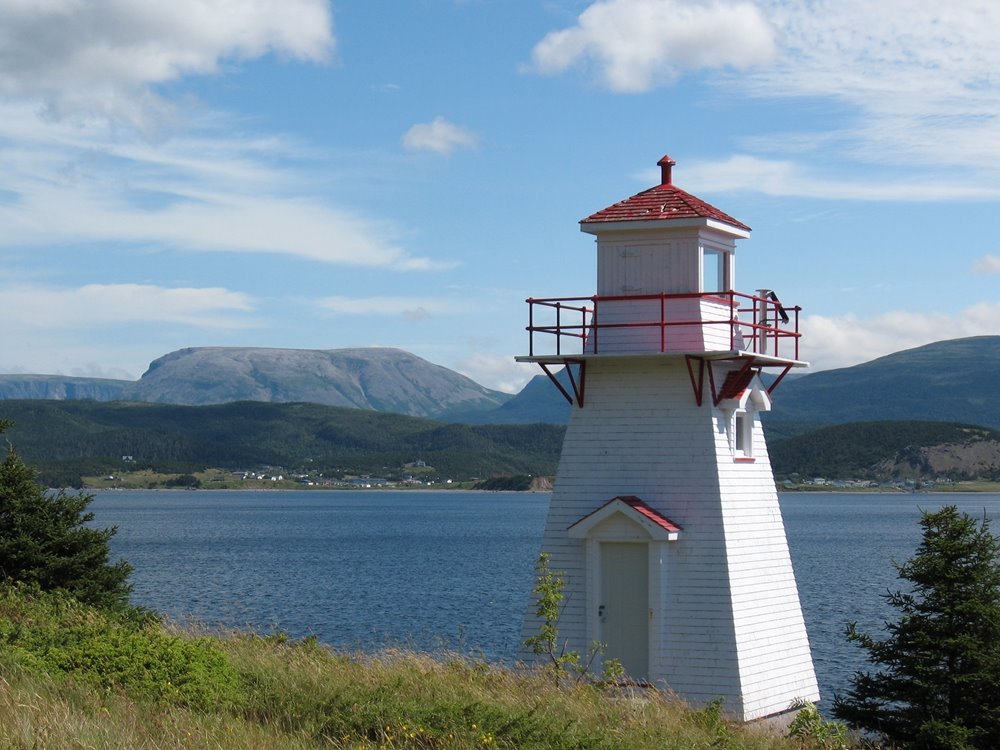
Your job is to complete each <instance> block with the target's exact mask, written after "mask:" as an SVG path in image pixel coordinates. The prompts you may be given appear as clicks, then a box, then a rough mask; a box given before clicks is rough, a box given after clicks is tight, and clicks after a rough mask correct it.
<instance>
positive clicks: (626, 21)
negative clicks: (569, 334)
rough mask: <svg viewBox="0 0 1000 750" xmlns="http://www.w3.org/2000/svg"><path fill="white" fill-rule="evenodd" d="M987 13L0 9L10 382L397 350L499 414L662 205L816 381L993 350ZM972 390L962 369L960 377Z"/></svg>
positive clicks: (196, 0)
mask: <svg viewBox="0 0 1000 750" xmlns="http://www.w3.org/2000/svg"><path fill="white" fill-rule="evenodd" d="M998 70H1000V4H998V3H996V2H995V0H962V1H961V2H957V3H953V4H946V3H940V2H934V3H931V2H925V1H924V0H907V1H906V2H902V1H899V0H883V1H882V2H879V3H871V2H856V1H855V0H838V1H837V2H824V1H820V0H817V1H812V2H796V3H790V2H787V3H786V2H774V1H770V0H759V1H758V2H750V1H737V2H732V1H730V0H717V1H714V2H699V1H698V0H598V1H597V2H590V1H586V0H582V1H574V0H540V1H539V2H532V1H530V0H520V1H519V2H511V1H510V0H412V1H411V0H333V1H332V2H323V1H321V0H282V1H281V2H276V0H241V1H239V2H233V1H232V0H172V2H170V3H164V2H160V0H90V1H89V2H84V1H83V0H43V1H42V2H24V1H22V0H6V1H3V0H0V260H2V263H0V310H2V314H3V326H2V329H0V372H7V373H60V374H66V375H93V376H103V377H122V378H137V377H138V376H139V375H141V374H142V372H143V371H144V370H145V369H146V367H147V365H148V363H149V362H150V361H151V360H152V359H154V358H156V357H158V356H161V355H163V354H165V353H167V352H170V351H173V350H175V349H179V348H182V347H188V346H210V345H212V346H268V347H292V348H309V349H333V348H343V347H353V346H396V347H400V348H403V349H407V350H409V351H412V352H414V353H415V354H418V355H420V356H422V357H424V358H426V359H428V360H430V361H432V362H435V363H438V364H442V365H445V366H447V367H450V368H452V369H456V370H458V371H460V372H463V373H465V374H467V375H469V376H471V377H473V378H474V379H476V380H477V381H479V382H481V383H483V384H484V385H487V386H490V387H493V388H502V389H505V390H515V389H517V388H518V387H519V386H520V385H521V384H523V383H524V382H525V381H526V380H527V379H528V378H529V377H531V376H532V375H534V374H536V373H535V370H533V369H532V368H531V367H530V366H527V365H516V364H515V363H514V362H513V357H514V355H516V354H523V353H526V350H527V338H526V334H525V332H524V326H525V324H526V322H527V306H526V305H525V304H524V299H525V298H526V297H528V296H537V297H548V296H578V295H579V296H584V295H589V294H592V293H593V291H594V284H595V280H594V276H595V257H594V246H593V240H592V238H591V237H590V236H589V235H585V234H582V233H580V231H579V226H578V221H579V220H580V219H581V218H583V217H584V216H587V215H589V214H590V213H593V212H594V211H597V210H598V209H601V208H604V207H605V206H607V205H609V204H611V203H613V202H615V201H617V200H620V199H622V198H625V197H628V196H629V195H632V194H633V193H636V192H638V191H640V190H642V189H645V188H647V187H650V186H651V185H653V184H656V182H657V181H658V169H657V167H656V162H657V160H658V159H659V158H660V157H661V156H662V155H663V154H664V153H669V154H670V155H671V156H672V157H673V158H674V159H675V160H676V161H677V166H676V167H675V168H674V181H675V183H677V184H678V185H680V186H681V187H683V188H685V189H687V190H688V191H690V192H692V193H694V194H696V195H698V196H699V197H701V198H703V199H705V200H708V201H709V202H711V203H713V204H714V205H716V206H718V207H719V208H721V209H722V210H724V211H726V212H727V213H729V214H731V215H733V216H735V217H737V218H738V219H740V220H741V221H743V222H745V223H747V224H749V225H750V226H751V227H753V230H754V231H753V234H752V236H751V238H750V239H749V240H744V241H742V242H741V243H740V245H739V252H738V256H737V287H738V288H739V289H741V290H744V291H752V290H753V289H755V288H758V287H768V288H773V289H775V290H777V291H778V292H779V294H780V295H781V297H782V300H783V301H784V302H786V303H789V304H798V305H801V306H802V307H803V316H804V317H803V323H802V329H803V331H804V334H805V335H804V338H803V348H802V352H803V356H804V358H806V359H809V360H810V361H812V363H813V365H814V367H815V368H816V369H824V368H830V367H839V366H844V365H849V364H854V363H857V362H862V361H866V360H868V359H872V358H874V357H876V356H880V355H883V354H886V353H889V352H892V351H897V350H900V349H904V348H909V347H912V346H918V345H921V344H924V343H928V342H931V341H935V340H941V339H947V338H957V337H961V336H970V335H980V334H996V333H998V332H1000V324H998V321H1000V297H998V294H997V282H998V281H1000V242H998V240H997V238H996V231H995V228H996V223H997V222H996V219H997V217H998V216H1000V211H998V208H1000V121H998V117H1000V76H998V74H997V71H998ZM956 366H958V365H957V363H956Z"/></svg>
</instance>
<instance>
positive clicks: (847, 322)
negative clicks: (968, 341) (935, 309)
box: [801, 302, 1000, 370]
mask: <svg viewBox="0 0 1000 750" xmlns="http://www.w3.org/2000/svg"><path fill="white" fill-rule="evenodd" d="M997 320H1000V302H992V303H987V302H984V303H980V304H977V305H972V306H970V307H967V308H965V309H963V310H961V311H960V312H959V313H957V314H954V315H949V314H946V313H927V312H919V311H910V310H895V311H891V312H887V313H883V314H882V315H876V316H874V317H865V318H862V317H858V316H855V315H845V316H841V317H832V316H822V315H807V316H805V317H803V319H802V325H801V330H802V332H803V336H802V357H803V358H804V359H806V360H809V362H810V363H811V364H812V365H813V369H816V370H828V369H831V368H835V367H847V366H849V365H855V364H859V363H861V362H867V361H869V360H872V359H875V358H877V357H882V356H884V355H886V354H891V353H892V352H898V351H901V350H903V349H912V348H913V347H916V346H923V345H924V344H930V343H932V342H934V341H943V340H946V339H956V338H965V337H967V336H995V335H996V334H997V323H996V322H997Z"/></svg>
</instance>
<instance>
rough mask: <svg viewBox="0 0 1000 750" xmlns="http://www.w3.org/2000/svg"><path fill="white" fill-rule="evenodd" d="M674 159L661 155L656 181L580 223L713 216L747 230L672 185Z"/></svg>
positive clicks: (711, 217) (717, 210) (705, 217)
mask: <svg viewBox="0 0 1000 750" xmlns="http://www.w3.org/2000/svg"><path fill="white" fill-rule="evenodd" d="M676 163H677V162H675V161H674V160H673V159H671V158H670V157H669V156H664V157H663V158H662V159H660V160H659V161H658V162H657V165H658V166H659V167H660V173H661V180H660V184H659V185H657V186H656V187H651V188H649V190H643V191H642V192H641V193H637V194H636V195H633V196H632V197H631V198H626V199H625V200H623V201H619V202H618V203H615V204H614V205H613V206H608V207H607V208H605V209H602V210H600V211H598V212H597V213H595V214H591V215H590V216H588V217H587V218H586V219H583V220H581V221H580V223H581V224H600V223H610V222H617V221H671V220H676V219H714V220H716V221H720V222H722V223H724V224H729V225H730V226H733V227H736V228H737V229H743V230H745V231H747V232H749V231H750V227H748V226H747V225H746V224H744V223H743V222H741V221H739V220H737V219H734V218H733V217H732V216H730V215H729V214H727V213H725V212H723V211H720V210H719V209H717V208H716V207H715V206H713V205H711V204H709V203H706V202H705V201H703V200H702V199H701V198H696V197H695V196H693V195H691V193H688V192H687V191H685V190H681V189H680V188H679V187H677V186H676V185H674V184H673V182H672V181H671V168H672V167H673V166H674V164H676Z"/></svg>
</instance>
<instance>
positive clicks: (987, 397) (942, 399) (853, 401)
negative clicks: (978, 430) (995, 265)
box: [767, 336, 1000, 428]
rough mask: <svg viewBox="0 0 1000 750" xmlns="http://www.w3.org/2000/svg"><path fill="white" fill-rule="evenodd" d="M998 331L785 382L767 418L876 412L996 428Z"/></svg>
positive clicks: (845, 417) (841, 417)
mask: <svg viewBox="0 0 1000 750" xmlns="http://www.w3.org/2000/svg"><path fill="white" fill-rule="evenodd" d="M998 380H1000V336H976V337H973V338H965V339H952V340H949V341H938V342H936V343H933V344H927V345H926V346H920V347H917V348H915V349H907V350H905V351H901V352H896V353H895V354H889V355H886V356H884V357H879V358H878V359H874V360H872V361H870V362H865V363H864V364H860V365H855V366H853V367H844V368H841V369H837V370H824V371H823V372H816V373H812V374H809V375H804V376H803V377H801V378H797V379H795V380H793V381H790V382H787V383H782V384H781V385H779V386H778V388H777V390H776V391H775V393H774V411H773V412H771V413H770V414H768V415H767V424H768V425H770V424H772V423H776V422H778V421H782V422H800V423H814V424H842V423H845V422H862V421H864V422H870V421H879V420H909V419H917V420H930V421H942V422H964V423H968V424H977V425H983V426H984V427H993V428H1000V399H997V398H996V396H995V394H994V393H993V391H994V390H995V388H996V384H997V382H998Z"/></svg>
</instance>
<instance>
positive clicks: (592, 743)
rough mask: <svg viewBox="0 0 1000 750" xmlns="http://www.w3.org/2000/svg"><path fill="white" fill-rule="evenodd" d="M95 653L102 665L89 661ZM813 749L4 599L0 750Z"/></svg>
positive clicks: (472, 667) (510, 677)
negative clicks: (340, 749) (258, 749)
mask: <svg viewBox="0 0 1000 750" xmlns="http://www.w3.org/2000/svg"><path fill="white" fill-rule="evenodd" d="M140 644H141V645H140ZM115 648H119V649H124V652H123V653H122V652H119V653H116V652H115V651H114V649H115ZM88 652H89V653H92V654H95V655H99V656H95V657H94V658H84V657H82V656H79V655H81V654H85V653H88ZM66 654H77V655H78V656H74V657H73V658H67V657H66ZM130 660H132V661H133V662H134V663H133V664H132V665H131V667H128V668H126V665H127V664H128V663H129V661H130ZM164 683H169V685H167V684H164ZM808 746H809V745H808V744H802V741H801V740H800V741H798V742H796V743H794V744H793V743H791V742H789V741H787V740H784V739H782V738H780V737H778V736H776V735H774V734H768V733H764V732H761V731H755V730H754V729H752V728H745V727H739V726H735V725H731V724H729V723H727V722H726V721H725V720H724V719H723V718H722V714H721V711H720V710H719V707H717V706H713V707H709V708H708V709H702V710H700V711H692V710H690V709H688V708H686V707H685V706H684V705H683V704H682V703H681V702H679V701H677V700H675V699H672V698H671V697H669V696H666V695H664V694H662V693H659V692H655V691H644V692H642V693H635V692H630V691H628V690H622V689H615V690H609V689H602V688H599V687H596V686H594V685H588V684H584V685H578V686H575V687H569V688H567V687H557V686H556V685H555V684H554V681H553V680H552V679H551V676H550V675H547V674H546V673H544V672H538V671H529V670H512V669H508V668H503V667H499V666H496V665H491V664H487V663H483V662H478V661H473V660H469V659H467V658H464V657H461V656H452V655H447V654H445V655H440V656H429V655H426V654H418V653H412V652H405V651H386V652H383V653H380V654H378V655H376V656H370V655H361V654H344V653H339V652H336V651H333V650H331V649H329V648H327V647H325V646H323V645H321V644H319V643H317V642H316V641H314V640H311V639H306V640H302V641H292V640H289V639H287V638H284V637H281V636H271V637H260V636H256V635H250V634H228V635H215V636H208V635H204V634H194V633H189V632H176V631H174V630H172V629H171V628H168V627H164V626H163V625H161V624H160V623H158V622H155V621H150V620H149V619H148V618H141V617H139V618H135V617H132V618H129V617H122V616H116V615H110V614H106V613H103V612H98V611H96V610H92V609H88V608H84V607H81V606H80V605H77V604H75V603H72V602H67V601H66V600H64V599H62V598H60V597H57V596H53V595H48V594H45V595H43V594H39V593H38V592H25V591H22V590H15V589H7V590H3V591H0V747H2V748H14V749H16V750H20V749H21V748H25V749H27V748H32V749H34V748H56V749H61V748H67V749H68V748H131V749H140V748H157V749H158V750H159V749H161V748H162V749H172V748H178V749H180V748H185V749H188V748H217V749H218V748H221V749H222V750H228V749H229V748H233V749H236V748H250V749H255V748H268V749H269V750H271V749H273V748H292V749H295V748H365V749H372V748H425V749H426V748H460V749H470V750H471V749H472V748H477V749H478V750H483V748H555V749H556V750H559V749H561V748H565V749H567V750H568V749H570V748H580V749H581V750H582V749H586V748H595V749H596V748H607V749H608V750H615V749H616V748H621V749H622V750H626V749H628V750H643V749H644V748H658V749H661V748H676V749H677V750H694V749H695V748H733V749H735V750H741V749H744V748H745V749H746V750H768V749H773V750H787V748H792V747H808Z"/></svg>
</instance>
